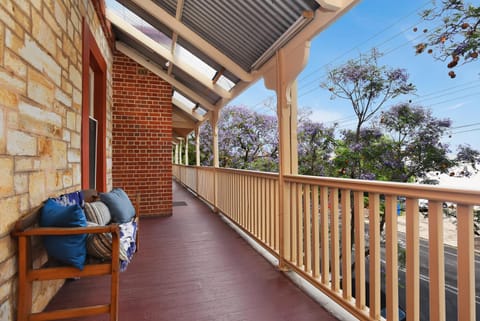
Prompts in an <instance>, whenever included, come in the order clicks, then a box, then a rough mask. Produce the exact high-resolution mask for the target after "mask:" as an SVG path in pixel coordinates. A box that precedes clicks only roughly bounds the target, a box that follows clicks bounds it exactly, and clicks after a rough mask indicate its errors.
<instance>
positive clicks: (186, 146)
mask: <svg viewBox="0 0 480 321" xmlns="http://www.w3.org/2000/svg"><path fill="white" fill-rule="evenodd" d="M185 165H187V166H188V136H185Z"/></svg>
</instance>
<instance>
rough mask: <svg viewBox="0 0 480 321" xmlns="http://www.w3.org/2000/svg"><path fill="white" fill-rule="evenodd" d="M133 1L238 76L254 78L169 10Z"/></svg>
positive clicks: (248, 78) (247, 79)
mask: <svg viewBox="0 0 480 321" xmlns="http://www.w3.org/2000/svg"><path fill="white" fill-rule="evenodd" d="M131 2H132V3H134V4H136V5H137V6H139V7H141V8H142V9H143V10H145V11H146V12H148V13H150V14H151V15H152V16H153V17H154V18H156V19H158V20H160V21H161V22H162V23H163V24H164V25H166V26H167V27H168V28H170V29H171V30H172V31H173V32H175V33H177V34H178V35H179V36H181V37H182V38H184V39H185V40H186V41H188V42H190V43H191V44H192V45H194V46H195V47H196V48H198V49H199V50H201V51H202V52H203V53H205V54H206V55H207V56H209V57H210V58H211V59H213V60H215V61H216V62H218V63H219V64H220V65H222V66H224V67H225V68H226V69H228V70H229V71H231V72H232V73H233V74H234V75H236V76H237V77H238V78H240V79H242V80H244V81H251V80H252V79H253V75H252V74H251V73H249V72H247V71H245V70H244V69H243V68H242V67H240V66H239V65H238V64H237V63H235V62H234V61H233V60H232V59H230V58H229V57H227V56H226V55H225V54H224V53H222V52H221V51H220V50H218V49H217V48H215V47H214V46H212V45H211V44H210V43H209V42H208V41H206V40H205V39H203V38H202V37H200V36H199V35H198V34H196V33H195V32H194V31H192V30H191V29H190V28H188V27H187V26H185V25H184V24H183V23H181V22H180V21H178V20H177V19H176V18H174V17H172V16H171V15H170V14H169V13H168V12H167V11H165V10H164V9H162V8H161V7H160V6H158V5H156V4H155V3H154V2H153V1H151V0H131Z"/></svg>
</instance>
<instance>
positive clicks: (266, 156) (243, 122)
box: [200, 106, 278, 171]
mask: <svg viewBox="0 0 480 321" xmlns="http://www.w3.org/2000/svg"><path fill="white" fill-rule="evenodd" d="M276 123H277V122H276V119H275V117H274V116H271V115H264V114H260V113H257V112H254V111H252V110H250V109H248V108H247V107H245V106H227V107H225V108H224V109H223V110H222V113H221V115H220V118H219V121H218V145H219V161H220V166H221V167H230V168H239V169H257V170H265V171H274V170H276V168H277V167H278V165H277V163H278V138H277V137H278V135H277V128H276ZM200 135H201V136H200V137H201V141H202V148H201V153H202V157H201V163H202V164H208V165H211V164H212V161H213V155H212V154H213V151H212V144H211V141H212V137H213V136H212V129H211V125H204V126H202V128H201V130H200ZM205 141H207V142H210V144H203V142H205Z"/></svg>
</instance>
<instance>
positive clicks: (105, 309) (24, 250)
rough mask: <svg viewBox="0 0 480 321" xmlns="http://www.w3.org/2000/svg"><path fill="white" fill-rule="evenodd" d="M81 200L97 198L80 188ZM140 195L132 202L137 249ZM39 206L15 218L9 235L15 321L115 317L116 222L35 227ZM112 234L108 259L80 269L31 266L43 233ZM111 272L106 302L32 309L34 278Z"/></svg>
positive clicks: (116, 286) (117, 250)
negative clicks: (13, 247) (14, 253)
mask: <svg viewBox="0 0 480 321" xmlns="http://www.w3.org/2000/svg"><path fill="white" fill-rule="evenodd" d="M84 196H85V201H86V202H91V201H95V200H98V196H97V193H96V191H93V190H86V191H84ZM139 203H140V197H139V195H137V197H136V200H135V202H134V206H135V213H136V215H137V216H136V217H135V221H136V222H137V237H136V242H137V250H138V213H139V211H138V210H139ZM41 208H42V207H41V206H39V207H37V208H35V209H34V210H32V211H31V212H30V213H29V214H27V215H26V216H24V217H22V218H21V219H20V220H19V221H17V222H16V224H15V227H14V230H13V231H12V235H13V236H14V237H16V238H17V239H18V302H17V321H26V320H38V321H41V320H59V319H67V318H76V317H82V316H83V317H84V316H92V315H97V314H105V313H107V314H110V320H111V321H117V320H118V294H119V281H120V279H119V276H120V229H119V226H118V224H109V225H106V226H87V227H39V226H38V221H39V216H40V210H41ZM96 233H111V234H112V254H111V257H112V259H111V260H108V261H99V260H97V262H95V263H88V264H86V265H85V267H84V269H83V270H79V269H77V268H75V267H72V266H52V265H51V264H48V262H47V264H45V265H43V266H42V267H39V268H34V260H35V258H36V256H35V254H36V253H38V251H40V247H41V242H39V240H38V239H39V238H38V237H41V236H46V235H57V236H58V235H77V234H96ZM99 275H111V286H110V287H111V290H110V303H109V304H103V305H93V306H85V307H76V308H70V309H63V310H56V311H46V312H38V313H32V285H33V282H34V281H45V280H59V279H70V278H84V277H90V276H99Z"/></svg>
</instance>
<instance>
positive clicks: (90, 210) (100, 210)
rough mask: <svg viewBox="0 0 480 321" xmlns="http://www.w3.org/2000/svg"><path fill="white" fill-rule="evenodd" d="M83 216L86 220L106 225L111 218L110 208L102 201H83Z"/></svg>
mask: <svg viewBox="0 0 480 321" xmlns="http://www.w3.org/2000/svg"><path fill="white" fill-rule="evenodd" d="M85 216H86V217H87V221H89V222H93V223H96V224H98V225H107V224H108V223H109V222H110V221H111V220H112V216H111V215H110V210H109V209H108V207H107V205H105V203H103V202H100V201H98V202H92V203H85Z"/></svg>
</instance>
